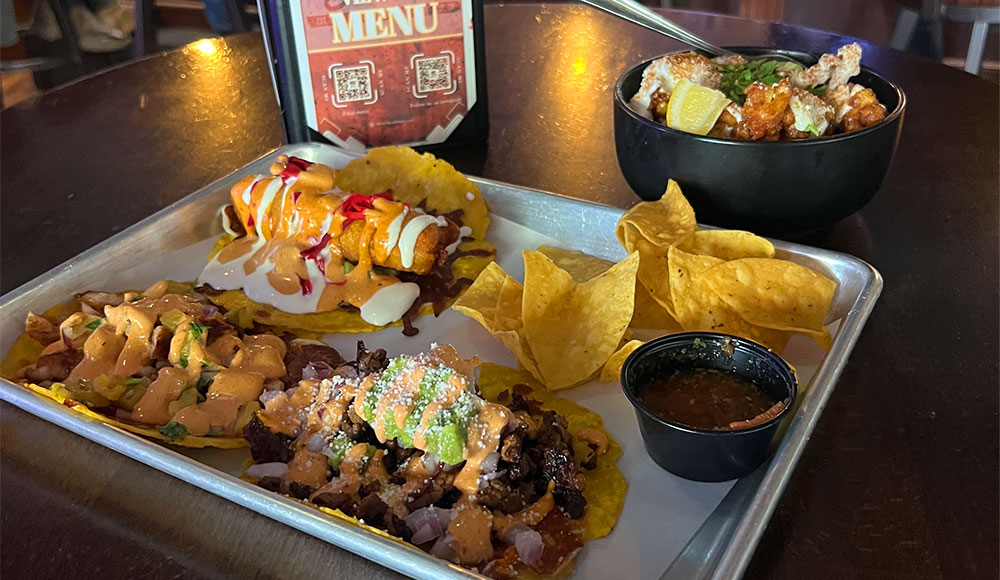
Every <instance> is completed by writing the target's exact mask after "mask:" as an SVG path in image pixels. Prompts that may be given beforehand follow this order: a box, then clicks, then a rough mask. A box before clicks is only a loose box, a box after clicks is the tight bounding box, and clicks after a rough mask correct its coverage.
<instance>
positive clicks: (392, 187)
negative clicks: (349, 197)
mask: <svg viewBox="0 0 1000 580" xmlns="http://www.w3.org/2000/svg"><path fill="white" fill-rule="evenodd" d="M336 184H337V187H339V188H340V189H342V190H344V191H352V192H358V193H363V194H365V195H372V194H375V193H382V192H384V191H392V194H393V197H395V198H396V199H397V200H400V201H404V202H406V203H408V204H410V205H413V206H416V205H419V204H420V203H421V202H423V201H426V203H427V207H428V208H433V209H434V211H435V212H437V213H439V214H447V213H451V212H453V211H456V210H461V211H462V223H463V224H464V225H466V226H468V227H469V228H470V229H471V230H472V237H473V238H476V239H483V237H484V236H485V235H486V229H487V228H488V227H489V225H490V218H489V216H488V212H489V209H488V208H487V206H486V200H485V199H483V196H482V194H481V193H480V192H479V188H478V187H476V185H475V184H474V183H472V182H471V181H469V179H468V178H466V177H465V176H464V175H462V174H461V173H460V172H459V171H458V170H456V169H455V168H454V167H452V165H451V164H449V163H448V162H447V161H444V160H443V159H438V158H436V157H434V156H433V155H431V154H430V153H423V154H421V153H417V152H416V151H414V150H413V149H410V148H409V147H379V148H377V149H372V150H370V151H369V152H368V153H367V154H366V155H365V156H364V157H362V158H361V159H355V160H354V161H351V162H350V163H348V164H347V166H346V167H344V168H343V169H341V170H339V171H337V176H336Z"/></svg>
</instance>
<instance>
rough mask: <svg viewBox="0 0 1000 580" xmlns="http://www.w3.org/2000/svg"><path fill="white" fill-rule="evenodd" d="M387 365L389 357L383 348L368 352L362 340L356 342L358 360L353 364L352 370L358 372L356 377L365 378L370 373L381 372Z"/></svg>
mask: <svg viewBox="0 0 1000 580" xmlns="http://www.w3.org/2000/svg"><path fill="white" fill-rule="evenodd" d="M388 365H389V356H388V355H387V354H386V352H385V349H384V348H380V349H378V350H376V351H370V350H368V349H367V348H365V343H364V341H362V340H359V341H358V358H357V359H356V360H355V362H354V368H356V369H357V370H358V375H359V376H362V377H365V376H368V375H370V374H372V373H377V372H380V371H382V369H384V368H385V367H387V366H388Z"/></svg>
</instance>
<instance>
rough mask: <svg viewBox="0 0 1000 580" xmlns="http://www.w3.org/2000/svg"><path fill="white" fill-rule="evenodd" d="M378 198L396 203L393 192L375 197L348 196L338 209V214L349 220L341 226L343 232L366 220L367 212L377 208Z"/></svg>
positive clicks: (358, 194) (356, 194) (354, 194)
mask: <svg viewBox="0 0 1000 580" xmlns="http://www.w3.org/2000/svg"><path fill="white" fill-rule="evenodd" d="M376 197H381V198H382V199H387V200H389V201H394V200H393V198H392V192H389V191H384V192H382V193H376V194H375V195H362V194H360V193H352V194H351V195H349V196H347V199H345V200H344V202H343V203H342V204H340V207H338V208H337V213H339V214H340V215H342V216H344V217H345V218H347V219H345V220H344V221H343V223H342V224H341V226H340V227H341V230H346V229H347V227H348V226H349V225H351V224H352V223H354V222H356V221H358V220H363V219H365V210H366V209H372V208H373V207H375V198H376Z"/></svg>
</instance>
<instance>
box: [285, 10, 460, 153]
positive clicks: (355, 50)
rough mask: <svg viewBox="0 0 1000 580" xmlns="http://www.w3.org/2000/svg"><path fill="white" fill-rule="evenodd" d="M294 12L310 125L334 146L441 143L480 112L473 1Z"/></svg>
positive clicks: (361, 147) (363, 146) (301, 75)
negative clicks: (476, 110)
mask: <svg viewBox="0 0 1000 580" xmlns="http://www.w3.org/2000/svg"><path fill="white" fill-rule="evenodd" d="M296 5H297V6H296ZM292 9H293V16H298V15H299V14H301V20H298V19H297V18H296V19H295V20H296V22H295V23H294V25H293V30H294V32H295V36H296V40H297V42H296V44H297V50H298V55H297V57H298V62H299V68H300V70H301V74H300V78H301V83H302V87H301V89H302V93H303V100H304V102H305V103H306V122H307V124H308V125H309V126H310V127H311V128H312V129H314V130H315V131H317V132H319V133H320V134H322V135H323V136H324V137H326V138H327V139H329V140H330V141H332V142H333V143H335V144H337V145H339V146H341V147H344V148H346V149H352V150H360V149H364V148H366V147H373V146H378V145H390V144H408V145H416V144H425V143H427V144H430V143H440V142H442V141H444V140H445V139H447V138H448V136H449V135H450V134H451V133H452V131H454V130H455V128H456V127H457V126H458V124H459V122H461V120H462V119H463V118H464V117H465V115H466V114H467V112H468V111H469V109H470V108H471V107H472V106H473V105H474V104H475V102H476V80H475V67H474V65H473V63H474V49H475V47H474V44H473V35H472V3H471V0H454V1H448V2H414V1H413V0H293V6H292ZM467 65H468V66H467ZM307 71H308V74H306V72H307Z"/></svg>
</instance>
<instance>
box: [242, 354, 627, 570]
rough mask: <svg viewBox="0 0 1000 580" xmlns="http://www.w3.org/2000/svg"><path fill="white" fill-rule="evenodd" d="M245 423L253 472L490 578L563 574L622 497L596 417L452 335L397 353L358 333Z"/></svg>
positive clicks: (614, 449)
mask: <svg viewBox="0 0 1000 580" xmlns="http://www.w3.org/2000/svg"><path fill="white" fill-rule="evenodd" d="M476 376H478V380H477V379H476V378H475V377H476ZM244 434H245V435H246V438H247V440H248V441H249V443H250V452H251V454H252V456H253V461H254V463H253V464H252V465H251V466H250V467H249V468H248V469H247V471H246V474H245V478H247V479H248V480H250V481H252V482H255V483H257V484H258V485H260V486H261V487H264V488H266V489H269V490H271V491H275V492H278V493H282V494H285V495H288V496H291V497H293V498H295V499H298V500H300V501H303V502H306V503H308V504H310V505H313V506H315V507H318V508H319V509H321V510H323V511H324V512H326V513H328V514H330V515H331V516H333V517H336V518H338V519H341V520H343V521H348V522H350V523H352V524H354V525H358V526H363V527H366V528H368V529H369V530H372V531H374V532H375V533H378V534H380V535H383V536H388V537H391V538H394V539H396V540H397V541H401V542H405V543H408V545H410V546H413V547H416V548H419V549H422V550H425V551H427V552H429V553H431V554H433V555H435V556H438V557H440V558H444V559H446V560H449V561H451V562H454V563H457V564H460V565H462V566H465V567H469V568H475V569H476V570H478V571H481V572H482V573H483V574H486V575H487V576H490V577H493V578H513V577H565V576H567V575H568V574H569V573H570V572H571V571H572V569H573V567H574V558H575V555H576V553H577V552H578V551H579V549H580V548H581V547H582V546H583V543H584V541H586V540H590V539H595V538H599V537H602V536H605V535H607V534H608V533H610V531H611V529H612V527H613V526H614V523H615V521H616V520H617V518H618V515H619V514H620V513H621V509H622V505H623V501H624V496H625V489H626V483H625V479H624V477H623V476H622V475H621V473H620V472H619V471H618V468H617V466H616V461H617V458H618V456H619V455H620V453H621V448H620V447H619V446H618V444H617V443H615V442H614V440H612V439H611V437H610V436H609V435H608V434H607V432H606V431H605V430H604V428H603V424H602V421H601V419H600V417H599V416H597V415H596V414H595V413H593V412H591V411H589V410H587V409H585V408H583V407H581V406H579V405H577V404H575V403H573V402H571V401H567V400H564V399H557V398H555V397H553V396H552V395H550V394H548V393H547V392H546V391H545V389H544V388H543V387H541V385H539V384H538V383H536V382H535V381H534V380H533V379H532V378H531V376H530V375H528V374H527V373H524V372H521V371H516V370H513V369H508V368H505V367H501V366H497V365H490V364H485V365H480V363H479V360H478V359H473V360H464V359H462V358H461V357H460V356H459V355H458V354H457V353H456V351H455V349H454V348H452V347H451V346H435V347H434V348H432V349H431V350H430V351H429V352H426V353H421V354H417V355H413V356H399V357H396V358H393V359H388V358H387V356H386V353H385V351H383V350H378V351H375V352H370V351H367V350H366V349H365V348H364V345H363V344H362V343H359V352H358V356H357V361H356V362H355V363H350V364H345V365H341V366H340V367H337V368H333V369H330V371H329V372H327V373H324V374H323V375H322V376H317V377H316V378H315V379H313V380H303V381H301V382H300V383H299V384H298V385H297V386H296V387H294V388H292V389H290V390H288V391H285V392H283V393H276V394H275V395H274V396H273V398H271V399H269V400H268V401H267V402H266V403H265V406H264V409H262V410H260V411H258V412H257V413H256V415H255V417H254V418H253V419H252V420H251V421H250V422H249V423H248V424H247V426H246V427H245V429H244Z"/></svg>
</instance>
